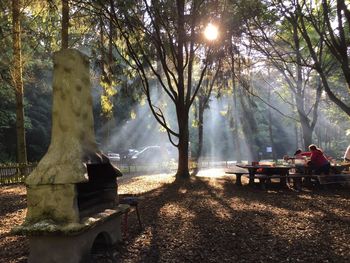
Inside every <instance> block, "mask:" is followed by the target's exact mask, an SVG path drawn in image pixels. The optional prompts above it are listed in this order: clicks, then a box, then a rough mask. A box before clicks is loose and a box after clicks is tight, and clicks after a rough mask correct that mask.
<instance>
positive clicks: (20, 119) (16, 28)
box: [12, 0, 27, 163]
mask: <svg viewBox="0 0 350 263" xmlns="http://www.w3.org/2000/svg"><path fill="white" fill-rule="evenodd" d="M20 9H21V4H20V0H13V1H12V23H13V25H12V34H13V69H12V78H13V85H14V89H15V94H16V132H17V162H19V163H26V162H27V150H26V137H25V129H24V104H23V79H22V69H23V68H22V67H23V66H22V54H21V22H20V21H21V11H20Z"/></svg>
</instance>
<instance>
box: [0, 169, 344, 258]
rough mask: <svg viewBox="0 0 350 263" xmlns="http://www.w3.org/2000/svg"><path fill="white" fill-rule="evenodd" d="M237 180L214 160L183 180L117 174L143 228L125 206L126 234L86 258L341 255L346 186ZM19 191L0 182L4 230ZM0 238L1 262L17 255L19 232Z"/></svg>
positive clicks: (17, 208)
mask: <svg viewBox="0 0 350 263" xmlns="http://www.w3.org/2000/svg"><path fill="white" fill-rule="evenodd" d="M242 179H243V178H242ZM242 182H243V186H241V187H238V186H236V185H235V180H234V177H233V176H229V175H225V171H224V169H216V168H215V169H203V170H201V171H199V173H198V175H197V176H192V177H191V179H190V180H187V181H186V180H184V181H175V176H174V174H155V175H151V174H149V175H124V176H123V177H122V178H118V185H119V190H118V191H119V194H126V195H128V194H130V195H136V196H138V197H139V210H140V214H141V220H142V224H143V229H142V230H140V229H139V228H138V223H137V217H136V214H135V213H133V212H131V213H129V217H128V218H129V219H128V222H129V223H128V226H129V230H128V234H129V235H128V238H127V239H126V240H124V243H123V244H122V245H121V246H118V247H113V248H112V251H111V253H105V254H101V255H99V257H98V259H96V260H94V261H92V262H94V263H95V262H96V263H99V262H114V263H119V262H120V263H123V262H125V263H126V262H127V263H138V262H220V263H221V262H286V261H288V262H337V263H338V262H344V263H345V262H348V259H349V258H350V244H349V242H348V240H350V228H349V222H350V221H349V220H350V214H349V211H350V192H349V187H341V186H340V187H334V188H331V189H327V190H324V189H320V188H317V187H314V188H309V189H306V190H305V191H304V190H303V191H302V192H301V193H297V192H295V191H292V190H290V189H278V188H273V189H267V190H266V191H262V190H260V189H259V188H255V187H249V186H247V182H246V181H244V180H242ZM16 191H17V192H16ZM16 193H17V194H16ZM23 193H24V188H23V187H19V186H11V187H8V188H6V187H5V188H3V189H2V190H1V188H0V194H2V195H3V196H2V199H1V201H7V202H8V205H7V206H5V207H6V209H5V210H3V211H2V214H1V219H2V220H3V219H5V218H6V219H8V224H6V225H2V228H3V229H2V230H3V231H5V232H6V233H7V232H8V231H9V229H10V228H11V227H12V225H17V224H20V223H21V222H22V221H23V218H24V216H25V213H24V211H25V195H24V194H23ZM0 197H1V195H0ZM1 223H3V222H0V224H1ZM2 233H4V232H2ZM0 241H1V242H0V259H1V256H2V255H1V253H4V254H3V255H5V257H4V258H5V259H6V260H7V261H6V262H16V263H19V262H21V263H22V262H25V261H24V260H25V259H26V255H27V254H28V244H27V243H28V242H27V238H25V237H9V236H4V235H2V236H1V239H0ZM23 247H24V249H23ZM0 261H1V260H0Z"/></svg>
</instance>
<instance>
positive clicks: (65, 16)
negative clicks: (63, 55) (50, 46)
mask: <svg viewBox="0 0 350 263" xmlns="http://www.w3.org/2000/svg"><path fill="white" fill-rule="evenodd" d="M68 28H69V5H68V0H62V31H61V38H62V49H67V48H68Z"/></svg>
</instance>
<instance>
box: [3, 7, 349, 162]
mask: <svg viewBox="0 0 350 263" xmlns="http://www.w3.org/2000/svg"><path fill="white" fill-rule="evenodd" d="M13 2H18V3H20V14H19V18H20V19H19V21H20V24H21V29H20V31H21V32H20V33H21V55H22V63H21V70H22V72H23V73H22V76H23V91H24V93H23V95H24V104H23V106H24V130H25V141H26V151H27V160H28V161H31V162H33V161H38V160H40V158H41V157H42V156H43V155H44V154H45V152H46V150H47V147H48V145H49V142H50V131H51V106H52V87H51V83H52V70H53V64H52V54H53V53H54V52H55V51H58V50H60V49H61V45H62V41H61V28H62V24H63V23H62V11H61V10H62V3H68V4H69V25H68V26H69V44H68V46H69V48H75V49H78V50H80V51H81V52H83V53H85V54H87V55H88V56H89V57H90V65H91V80H92V92H93V99H94V108H93V113H94V119H95V131H96V138H97V141H98V143H99V146H100V148H101V149H102V150H104V151H106V152H107V151H112V152H117V153H118V152H122V151H125V150H127V149H130V148H137V149H140V148H142V147H145V146H149V145H162V146H164V147H167V148H169V149H170V148H171V147H172V146H171V144H170V143H169V140H168V135H167V129H165V128H164V127H163V126H162V125H159V123H158V122H157V121H156V119H155V116H154V114H152V111H151V110H150V107H149V104H148V98H149V97H150V98H152V101H153V102H155V103H157V106H156V108H157V109H158V108H159V109H161V111H160V112H161V113H162V114H164V116H167V120H168V124H169V125H170V126H176V121H175V120H174V119H176V114H175V109H174V107H173V106H172V104H171V102H170V101H169V98H167V97H166V96H165V95H164V91H162V87H161V86H162V85H161V84H160V83H159V81H158V80H157V76H156V74H155V72H156V73H157V72H158V73H159V75H162V74H164V72H163V71H162V66H161V65H160V64H162V60H161V58H160V57H159V54H157V52H154V54H153V55H152V56H151V57H148V58H151V60H152V61H151V63H150V64H151V65H154V69H155V72H152V70H151V69H150V65H149V64H147V63H145V60H144V61H142V62H143V63H144V64H141V65H142V66H143V67H144V68H145V69H146V70H145V73H144V74H145V76H140V74H138V71H137V70H136V67H135V63H134V64H133V62H134V61H132V59H131V58H130V57H131V55H132V54H130V47H128V44H129V45H136V43H137V42H139V43H143V45H144V46H147V45H148V42H147V41H148V39H147V38H146V37H145V35H143V34H139V35H138V36H137V34H135V35H132V34H130V35H128V36H125V35H123V33H124V32H123V27H127V26H129V28H132V27H130V26H132V23H135V21H134V22H130V20H128V19H125V20H123V19H122V18H121V17H123V18H125V17H127V15H130V18H133V19H134V18H135V17H133V15H134V14H132V15H131V14H130V11H128V12H125V10H134V11H135V13H136V14H138V17H143V18H142V19H145V20H147V19H149V18H150V17H152V14H154V15H155V17H156V18H157V19H159V20H158V22H159V21H164V19H165V20H166V19H168V20H169V21H172V20H173V18H172V17H171V15H173V16H175V17H176V15H177V14H179V12H178V11H179V10H177V9H176V8H178V6H179V2H182V3H184V6H185V7H186V8H188V9H189V11H188V10H187V11H186V10H183V13H184V14H186V12H188V14H187V17H189V18H188V19H189V20H190V19H191V18H193V17H196V19H197V20H196V21H198V24H196V25H195V26H194V25H193V27H192V28H191V29H189V31H190V30H193V32H197V36H198V38H200V37H199V35H200V32H202V31H203V29H204V27H205V25H207V24H208V23H213V24H216V25H217V26H218V28H219V38H218V39H217V40H215V41H212V42H205V41H204V40H200V41H198V43H200V44H198V49H195V52H194V54H195V56H194V59H193V61H192V62H193V63H194V66H193V85H196V84H198V83H200V85H198V86H199V89H198V93H197V94H196V96H195V100H194V101H193V104H192V106H191V108H190V112H189V113H190V114H189V124H190V125H189V136H190V137H189V141H190V145H191V147H190V151H191V155H192V156H195V157H199V156H202V157H206V158H213V159H216V160H217V159H221V160H257V159H266V158H267V159H270V158H274V159H275V158H281V157H282V156H283V155H285V154H293V152H294V151H295V149H296V148H299V147H301V148H306V146H307V145H308V144H310V143H315V144H317V145H318V146H319V147H321V148H322V149H323V150H324V151H325V152H326V153H327V154H328V155H330V156H333V157H336V158H340V157H341V156H342V154H343V152H344V151H345V148H346V147H347V146H348V144H349V136H350V119H349V112H350V111H349V106H348V105H350V97H349V79H348V76H347V73H348V72H349V65H348V47H349V43H350V42H349V38H350V37H349V36H350V34H349V25H350V24H349V22H350V16H349V3H348V2H346V1H345V2H344V1H340V0H338V1H319V2H317V1H316V2H317V3H319V4H318V5H317V3H316V4H315V6H313V4H312V1H234V0H231V1H229V0H227V1H219V0H217V1H176V2H173V1H130V2H132V3H123V2H124V1H58V0H48V1H35V0H24V1H8V0H4V1H1V2H0V51H1V52H0V162H2V163H6V162H16V161H17V160H18V157H17V156H18V150H17V137H16V135H17V131H18V126H16V124H18V119H17V117H16V108H18V103H16V89H15V88H14V86H15V85H14V82H15V81H14V79H15V75H16V74H15V70H16V69H15V67H14V62H13V61H14V49H12V46H13V44H14V38H13V36H14V34H15V33H14V30H13V20H14V17H13V10H12V8H11V7H12V4H13ZM112 4H113V5H114V8H116V10H114V11H115V13H116V14H117V15H120V17H118V16H114V17H113V16H112V15H113V13H112V11H111V10H112V7H111V6H112ZM148 4H150V6H148ZM147 6H148V7H147ZM192 7H193V8H192ZM147 8H149V9H147ZM123 10H124V11H123ZM149 10H151V11H150V13H149V14H148V13H147V12H149ZM159 10H162V11H163V12H157V11H159ZM174 10H177V12H175V11H174ZM142 11H144V13H143V12H142ZM173 11H174V12H173ZM192 11H193V12H192ZM194 11H196V12H194ZM123 12H124V13H123ZM131 13H132V12H131ZM145 14H148V15H145ZM162 15H166V17H162ZM184 17H186V16H184ZM160 18H162V20H160ZM339 18H340V19H339ZM327 19H328V20H327ZM174 20H175V18H174ZM113 21H114V22H113ZM116 21H117V22H118V21H119V22H120V23H124V24H118V23H117V22H116ZM127 23H131V24H127ZM189 24H190V23H189ZM320 25H322V26H320ZM327 27H328V28H327ZM164 28H166V27H165V26H164ZM154 32H158V33H159V31H156V30H155V31H154ZM154 32H153V33H154ZM160 32H161V30H160ZM332 32H333V33H332ZM136 33H137V32H136ZM138 33H140V32H138ZM160 34H162V33H160ZM126 37H128V39H129V42H128V41H127V40H128V39H126ZM149 41H151V40H149ZM332 41H334V43H335V45H333V44H334V43H333V42H332ZM128 48H129V49H128ZM337 48H338V50H337ZM133 50H134V52H136V54H137V52H139V53H138V54H137V55H138V56H140V57H145V56H144V53H142V52H143V51H142V49H133ZM344 50H345V53H344ZM338 51H339V52H338ZM206 52H208V53H206ZM342 52H343V53H342ZM204 53H205V54H206V56H204V55H203V54H204ZM203 65H205V66H203ZM204 69H205V70H204ZM145 77H146V78H147V80H148V81H149V84H150V85H151V87H152V91H151V92H150V94H148V95H149V97H147V94H145V89H144V86H143V85H144V83H143V81H144V78H145ZM17 102H18V101H17ZM155 103H153V105H154V104H155ZM153 113H155V112H153ZM158 114H159V112H158ZM158 116H159V115H158Z"/></svg>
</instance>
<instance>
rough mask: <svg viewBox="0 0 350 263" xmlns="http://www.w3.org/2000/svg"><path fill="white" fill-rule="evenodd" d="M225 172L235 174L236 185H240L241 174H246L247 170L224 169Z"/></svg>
mask: <svg viewBox="0 0 350 263" xmlns="http://www.w3.org/2000/svg"><path fill="white" fill-rule="evenodd" d="M225 173H226V174H232V175H235V176H236V185H237V186H242V180H241V177H242V175H248V172H240V171H229V170H228V171H225Z"/></svg>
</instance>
